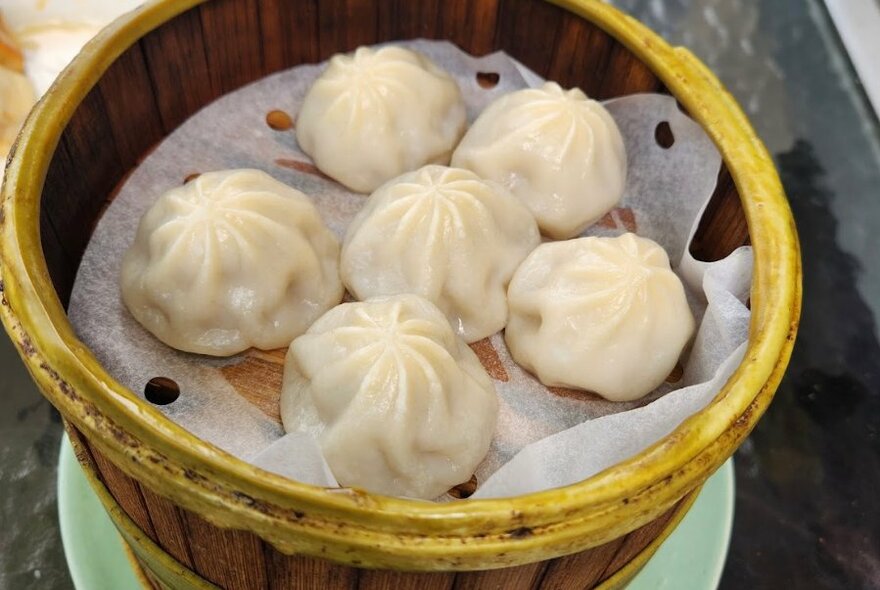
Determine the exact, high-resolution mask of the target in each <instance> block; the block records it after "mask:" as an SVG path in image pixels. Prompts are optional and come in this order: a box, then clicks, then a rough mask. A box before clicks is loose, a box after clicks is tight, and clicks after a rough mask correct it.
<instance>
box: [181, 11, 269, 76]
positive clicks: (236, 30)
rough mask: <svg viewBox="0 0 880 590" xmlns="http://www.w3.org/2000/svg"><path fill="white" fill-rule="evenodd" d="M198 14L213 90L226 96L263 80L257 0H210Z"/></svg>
mask: <svg viewBox="0 0 880 590" xmlns="http://www.w3.org/2000/svg"><path fill="white" fill-rule="evenodd" d="M198 11H199V13H200V14H201V19H202V35H203V38H204V42H205V55H206V56H207V60H208V70H209V75H210V77H211V85H212V87H213V88H216V89H219V90H220V92H221V93H227V92H232V91H233V90H235V89H236V88H240V87H241V86H244V85H245V84H248V83H250V82H253V81H254V80H257V79H259V78H261V77H263V75H264V74H265V72H266V70H265V68H264V67H263V51H262V43H261V42H260V35H261V31H262V26H261V23H260V13H259V8H258V7H257V0H213V1H212V2H205V3H204V4H201V5H200V6H199V7H198Z"/></svg>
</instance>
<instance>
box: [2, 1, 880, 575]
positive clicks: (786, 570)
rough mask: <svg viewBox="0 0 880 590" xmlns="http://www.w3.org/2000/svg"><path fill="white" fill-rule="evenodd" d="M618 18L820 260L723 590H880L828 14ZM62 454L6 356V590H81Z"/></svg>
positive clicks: (865, 179) (764, 431) (863, 325)
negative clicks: (62, 535) (702, 80)
mask: <svg viewBox="0 0 880 590" xmlns="http://www.w3.org/2000/svg"><path fill="white" fill-rule="evenodd" d="M616 3H617V4H618V5H619V6H622V7H623V8H625V9H627V10H629V11H630V12H631V13H632V14H634V15H635V16H637V17H638V18H641V19H642V20H644V21H645V22H646V23H647V24H648V25H650V26H652V27H654V28H655V29H656V30H657V31H659V32H660V33H661V34H663V35H664V36H665V37H666V38H667V39H669V40H670V41H672V42H673V43H677V44H685V45H688V46H689V47H691V49H692V50H693V51H694V52H695V53H696V54H697V55H698V56H700V57H701V58H703V59H704V60H705V61H706V62H707V63H708V65H709V66H710V67H711V68H712V69H713V70H715V72H716V73H718V74H719V75H720V77H721V78H722V79H723V81H724V82H725V83H726V84H727V85H728V86H729V87H730V89H731V90H732V91H733V93H734V94H735V95H736V96H737V98H738V99H739V100H740V101H741V102H742V104H743V106H744V107H745V108H746V110H747V111H748V114H749V116H750V117H751V118H752V121H753V122H754V124H755V125H756V127H757V128H758V131H759V132H760V134H761V135H762V137H763V138H764V139H765V141H766V142H767V144H768V146H769V147H770V149H771V151H772V152H773V154H774V156H775V157H776V159H777V162H778V163H779V165H780V171H781V173H782V176H783V180H784V182H785V183H786V188H787V191H788V194H789V198H790V200H791V202H792V208H793V210H794V212H795V216H796V218H797V221H798V225H799V229H800V232H801V239H802V243H803V249H804V263H805V301H804V320H803V325H802V329H801V334H800V336H799V340H798V345H797V346H796V349H795V353H794V356H793V359H792V365H791V368H790V370H789V372H788V375H787V377H786V380H785V381H784V383H783V385H782V387H781V388H780V391H779V393H778V394H777V398H776V401H775V402H774V404H773V406H772V407H771V409H770V411H769V412H768V415H767V416H766V417H765V418H764V419H763V420H762V421H761V423H760V424H759V426H758V428H757V429H756V431H755V433H754V434H753V436H752V438H751V439H750V440H749V441H748V442H747V443H746V444H745V445H744V446H743V448H742V450H741V451H740V453H739V454H738V462H737V493H738V496H737V498H738V499H737V513H736V521H735V525H734V537H733V544H732V548H731V553H730V559H729V561H728V568H727V570H726V572H725V577H724V580H723V582H722V587H723V588H768V589H770V588H779V587H790V588H878V587H880V557H878V556H880V538H878V537H880V533H878V530H877V523H878V522H880V508H878V507H877V502H876V490H877V489H878V487H880V433H878V429H877V428H878V427H877V424H878V423H880V371H878V359H880V345H878V338H877V328H876V326H877V321H876V320H877V314H878V313H880V262H878V260H877V258H876V255H873V254H874V253H875V252H878V251H880V197H878V195H877V190H878V189H877V187H878V186H880V150H878V125H877V119H876V117H875V116H874V115H873V114H872V113H871V112H870V111H869V110H868V109H867V107H866V104H867V103H866V102H865V100H864V96H863V95H862V93H861V89H860V88H859V85H858V82H857V80H856V78H855V77H854V75H853V73H852V71H851V69H850V67H849V64H848V62H847V60H846V57H845V56H844V54H843V53H842V50H841V46H840V44H839V42H838V40H837V39H836V33H835V32H834V30H833V29H832V28H831V27H830V26H829V24H828V20H827V15H826V14H825V12H824V7H823V6H822V5H821V4H820V3H819V0H617V2H616ZM878 34H880V33H878ZM872 255H873V256H872ZM0 340H2V338H0ZM59 437H60V424H59V422H58V420H57V417H56V416H55V415H54V414H53V412H52V411H51V409H50V408H49V406H48V404H47V403H46V402H44V401H42V398H40V397H39V396H38V394H37V393H36V392H35V390H34V387H33V386H32V385H31V383H30V381H29V378H28V376H27V374H26V372H25V370H24V369H23V367H22V366H21V364H20V362H19V361H18V358H17V356H16V355H15V353H14V351H13V350H12V347H11V345H10V344H9V343H8V342H7V341H5V340H2V343H0V498H2V503H0V531H2V532H0V588H15V589H20V588H40V589H44V588H45V589H54V588H69V587H70V581H69V577H68V575H67V573H66V569H65V566H64V561H63V556H62V553H61V546H60V540H59V537H58V531H57V520H56V516H55V469H56V466H55V462H56V453H57V448H58V441H59Z"/></svg>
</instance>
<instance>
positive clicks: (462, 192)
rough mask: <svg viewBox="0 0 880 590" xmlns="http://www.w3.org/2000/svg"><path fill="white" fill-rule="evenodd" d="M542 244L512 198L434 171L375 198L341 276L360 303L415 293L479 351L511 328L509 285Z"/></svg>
mask: <svg viewBox="0 0 880 590" xmlns="http://www.w3.org/2000/svg"><path fill="white" fill-rule="evenodd" d="M540 241H541V238H540V235H539V233H538V227H537V225H536V224H535V220H534V219H533V218H532V216H531V214H530V213H529V211H528V209H526V208H525V207H524V206H523V205H522V204H521V203H520V202H519V201H518V200H517V199H516V198H515V197H513V195H511V194H510V193H509V192H508V191H507V189H505V188H504V187H502V186H501V185H499V184H496V183H494V182H490V181H485V180H482V179H481V178H479V177H477V175H475V174H474V173H473V172H470V171H468V170H462V169H456V168H447V167H445V166H434V165H431V166H425V167H424V168H421V169H419V170H417V171H415V172H410V173H407V174H404V175H403V176H400V177H398V178H396V179H394V180H392V181H391V182H388V183H387V184H385V185H384V186H382V187H381V188H380V189H379V190H377V191H376V192H375V193H373V194H372V195H371V196H370V198H369V200H368V201H367V203H366V205H364V208H363V209H362V210H361V211H360V213H359V214H358V215H357V217H356V218H355V219H354V221H353V222H352V224H351V225H350V226H349V229H348V232H347V234H346V236H345V241H344V243H343V246H342V258H341V263H340V268H341V270H340V272H341V274H342V280H343V282H344V283H345V285H346V287H348V289H349V291H351V293H352V294H354V295H355V297H357V298H358V299H368V298H370V297H375V296H380V295H395V294H398V293H415V294H418V295H421V296H422V297H425V298H426V299H428V300H429V301H431V302H433V303H434V304H436V305H437V307H439V308H440V309H441V310H442V311H443V312H444V313H445V314H446V317H447V318H449V321H450V322H451V323H452V325H453V327H454V328H455V330H456V331H457V332H458V333H459V334H460V335H461V336H462V337H464V339H465V340H466V341H468V342H475V341H477V340H480V339H482V338H485V337H487V336H490V335H492V334H494V333H495V332H498V331H499V330H501V329H502V328H503V327H504V325H505V324H506V323H507V284H508V283H509V282H510V277H511V276H513V271H515V270H516V267H517V266H519V263H520V262H522V260H523V259H524V258H525V257H526V255H527V254H528V253H529V252H531V251H532V250H533V249H534V248H535V247H536V246H537V245H538V244H539V243H540Z"/></svg>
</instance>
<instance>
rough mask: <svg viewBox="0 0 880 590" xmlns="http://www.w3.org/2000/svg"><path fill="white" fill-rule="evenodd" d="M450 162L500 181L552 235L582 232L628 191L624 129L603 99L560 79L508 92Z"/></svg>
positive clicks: (559, 236) (479, 121)
mask: <svg viewBox="0 0 880 590" xmlns="http://www.w3.org/2000/svg"><path fill="white" fill-rule="evenodd" d="M452 165H453V166H458V167H461V168H467V169H469V170H473V171H474V172H476V173H477V174H478V175H479V176H481V177H483V178H488V179H490V180H494V181H496V182H500V183H501V184H503V185H504V186H506V187H507V188H508V189H510V190H511V192H513V194H514V195H516V196H517V197H519V198H520V200H522V202H523V203H525V205H526V206H527V207H528V208H529V210H530V211H531V212H532V214H533V215H534V216H535V219H537V220H538V225H539V226H540V228H541V232H542V233H544V234H546V235H547V236H549V237H551V238H554V239H566V238H570V237H572V236H576V235H578V234H580V233H581V232H582V231H583V230H584V229H586V228H587V227H588V226H589V225H591V224H592V223H594V222H596V221H598V220H599V219H600V218H601V217H602V216H603V215H605V214H606V213H607V212H608V211H610V210H611V209H613V208H614V206H615V205H617V203H618V202H620V199H621V197H622V196H623V189H624V185H625V182H626V153H625V150H624V146H623V137H622V136H621V135H620V131H619V130H618V128H617V124H616V123H615V122H614V119H612V118H611V115H610V114H609V113H608V111H607V110H606V109H605V107H604V106H602V105H601V104H600V103H598V102H596V101H595V100H590V99H588V98H587V97H586V95H585V94H584V93H583V92H581V91H580V90H579V89H577V88H573V89H571V90H563V89H562V88H561V87H560V86H559V85H558V84H556V83H555V82H547V83H546V84H544V86H542V87H541V88H529V89H526V90H519V91H517V92H512V93H510V94H506V95H504V96H502V97H501V98H499V99H497V100H496V101H495V102H493V103H492V104H490V105H489V106H488V107H486V110H484V111H483V113H482V114H481V115H480V116H479V118H477V120H476V121H475V122H474V124H473V126H472V127H471V128H470V129H469V130H468V132H467V134H466V135H465V136H464V139H462V140H461V144H459V146H458V147H457V148H456V150H455V153H454V154H453V156H452Z"/></svg>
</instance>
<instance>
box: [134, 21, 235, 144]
mask: <svg viewBox="0 0 880 590" xmlns="http://www.w3.org/2000/svg"><path fill="white" fill-rule="evenodd" d="M140 44H141V47H142V48H143V52H144V55H145V56H146V60H147V69H148V71H149V73H150V79H151V81H152V87H153V94H154V95H155V96H156V103H157V105H158V107H159V114H160V115H161V116H162V126H163V128H164V129H165V133H166V134H168V133H171V132H172V131H174V129H176V128H177V127H178V126H179V125H180V124H181V123H183V121H185V120H186V119H187V118H188V117H189V116H190V115H192V114H193V113H194V112H196V111H197V110H199V109H200V108H202V107H203V106H205V105H206V104H208V103H209V102H211V101H212V100H214V99H215V98H217V97H218V96H219V95H220V91H219V88H217V87H215V86H214V84H213V82H212V78H211V75H210V73H209V70H208V60H207V57H206V55H205V43H204V38H203V36H202V21H201V19H200V18H199V12H198V10H188V11H187V12H184V13H183V14H180V15H178V16H177V17H176V18H174V19H172V20H171V21H169V22H167V23H165V24H164V25H162V26H161V27H159V28H158V29H156V30H154V31H152V32H150V33H148V34H147V35H146V36H145V37H144V38H143V39H141V42H140Z"/></svg>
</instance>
